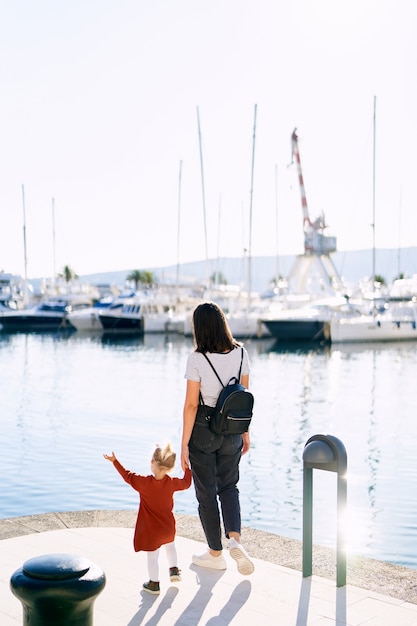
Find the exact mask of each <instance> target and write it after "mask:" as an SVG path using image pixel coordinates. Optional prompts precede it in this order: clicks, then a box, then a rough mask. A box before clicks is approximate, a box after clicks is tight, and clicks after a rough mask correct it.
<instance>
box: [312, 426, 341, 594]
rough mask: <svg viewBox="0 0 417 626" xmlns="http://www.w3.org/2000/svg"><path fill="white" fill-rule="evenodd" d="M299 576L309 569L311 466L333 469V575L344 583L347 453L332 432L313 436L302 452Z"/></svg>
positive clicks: (337, 582) (339, 581) (313, 467)
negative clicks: (301, 541)
mask: <svg viewBox="0 0 417 626" xmlns="http://www.w3.org/2000/svg"><path fill="white" fill-rule="evenodd" d="M303 463H304V468H303V577H304V578H306V577H308V576H311V574H312V571H313V469H322V470H326V471H331V472H337V547H336V553H337V574H336V584H337V586H338V587H343V586H344V585H345V584H346V552H345V537H344V524H343V519H344V515H343V514H344V512H345V511H346V500H347V482H346V471H347V455H346V449H345V447H344V445H343V443H342V442H341V441H340V439H338V438H337V437H334V436H333V435H314V436H313V437H310V439H309V440H308V441H307V442H306V444H305V447H304V451H303Z"/></svg>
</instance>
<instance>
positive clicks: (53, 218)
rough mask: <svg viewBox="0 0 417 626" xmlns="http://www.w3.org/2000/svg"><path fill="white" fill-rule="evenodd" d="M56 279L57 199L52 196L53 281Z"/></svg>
mask: <svg viewBox="0 0 417 626" xmlns="http://www.w3.org/2000/svg"><path fill="white" fill-rule="evenodd" d="M55 280H56V250H55V199H54V198H52V281H53V283H54V284H55Z"/></svg>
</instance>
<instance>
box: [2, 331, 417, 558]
mask: <svg viewBox="0 0 417 626" xmlns="http://www.w3.org/2000/svg"><path fill="white" fill-rule="evenodd" d="M245 346H246V347H247V349H248V352H249V354H250V359H251V368H252V369H251V387H252V389H253V391H254V395H255V415H254V422H253V428H252V448H251V450H250V452H249V454H248V455H246V456H245V457H244V459H242V471H241V480H240V495H241V503H242V513H243V524H244V525H246V526H248V525H249V526H253V527H254V528H259V529H262V530H267V531H269V532H276V533H279V534H282V535H284V536H290V537H294V538H298V539H300V538H301V525H302V508H303V502H302V470H303V465H302V452H303V449H304V445H305V442H306V441H307V440H308V439H309V438H310V437H311V436H313V435H316V434H318V433H323V434H332V435H335V436H336V437H338V438H339V439H340V440H341V441H342V442H343V443H344V445H345V447H346V450H347V454H348V471H349V481H348V509H349V514H350V515H351V519H352V522H351V524H350V528H349V530H350V532H351V536H350V537H349V539H350V540H351V544H352V545H353V547H354V551H355V552H357V553H361V554H365V555H368V556H372V557H374V558H382V559H386V560H393V562H401V563H405V564H408V565H411V566H412V567H415V566H417V557H416V556H415V555H413V554H410V552H411V549H410V546H412V545H413V542H414V543H415V541H416V540H417V528H416V527H415V524H414V522H413V520H414V519H416V518H417V497H415V496H414V491H415V489H414V487H415V479H416V469H415V448H416V446H417V424H416V421H415V419H414V411H415V405H416V402H417V392H416V389H415V384H414V379H415V371H416V367H417V349H416V348H417V344H414V343H413V344H411V345H410V344H409V343H408V345H407V344H401V345H400V344H395V345H393V344H382V345H375V344H368V345H363V344H355V345H349V346H347V345H346V346H345V345H344V346H339V345H338V346H326V347H320V346H308V345H304V346H294V345H291V346H290V345H283V344H282V343H280V344H279V345H276V342H275V340H273V339H268V338H263V339H261V340H256V339H253V340H248V341H245ZM192 349H193V342H192V339H191V338H185V337H184V336H182V335H174V334H172V335H157V334H156V335H150V334H149V335H144V336H142V337H140V336H137V335H136V336H128V335H126V334H120V335H119V334H117V335H115V334H113V333H112V334H111V335H110V336H109V335H108V334H107V335H105V334H104V333H101V332H100V333H91V334H87V333H78V332H75V333H71V334H70V335H66V336H65V335H62V334H61V335H60V336H59V337H57V336H56V335H55V334H44V333H43V334H42V335H35V334H27V335H25V334H13V335H5V334H1V333H0V371H1V372H2V377H1V383H2V412H1V414H0V428H1V430H2V433H3V453H2V456H1V457H0V471H1V470H2V476H3V489H2V491H1V492H0V511H1V514H2V515H3V516H4V517H9V516H15V515H26V514H31V513H41V512H48V511H56V510H74V509H79V510H84V509H91V508H135V507H136V506H137V500H136V496H135V494H133V496H132V495H131V493H130V492H131V490H128V489H126V490H123V489H121V488H120V481H119V480H118V479H117V476H113V473H111V472H110V473H108V474H106V473H105V472H106V466H105V467H104V468H103V461H102V452H103V451H105V450H110V449H115V450H116V452H118V453H119V454H120V457H121V458H123V459H124V460H125V462H126V465H127V466H131V467H132V469H138V470H144V471H147V469H148V456H149V450H152V449H153V446H154V445H155V443H157V442H158V441H159V440H160V439H161V438H163V439H164V440H166V439H171V441H172V443H173V445H174V447H175V448H176V449H178V447H179V444H180V437H181V422H182V404H183V400H184V391H185V380H184V370H185V362H186V358H187V356H188V354H189V352H190V351H191V350H192ZM161 390H162V391H161ZM113 446H114V448H113ZM322 474H326V473H325V472H322ZM327 474H329V473H327ZM320 480H322V479H320ZM323 481H326V482H323V488H321V487H322V485H321V483H319V485H318V488H317V494H316V499H315V523H314V528H315V530H316V532H317V535H315V537H314V540H315V542H316V543H320V544H322V545H333V543H332V542H333V541H334V536H335V531H336V525H335V524H334V525H332V524H333V522H332V518H331V515H332V513H331V507H332V506H333V505H332V498H333V496H334V495H335V489H334V485H333V483H332V482H329V481H327V479H326V478H323ZM98 484H99V485H100V486H101V487H100V490H98V489H97V485H98ZM333 499H335V498H333ZM178 507H180V508H178V509H177V510H178V512H180V513H191V514H196V512H197V508H196V503H195V496H194V493H193V490H188V492H187V494H186V495H185V496H184V498H181V499H179V501H178ZM354 532H355V534H354Z"/></svg>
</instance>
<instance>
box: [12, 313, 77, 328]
mask: <svg viewBox="0 0 417 626" xmlns="http://www.w3.org/2000/svg"><path fill="white" fill-rule="evenodd" d="M0 326H1V328H2V330H3V332H19V331H20V332H30V331H36V332H39V331H43V330H44V331H51V330H60V329H68V328H72V326H71V324H70V323H69V322H68V320H67V318H66V316H65V315H58V316H56V315H55V316H53V315H31V314H21V315H10V314H7V313H6V314H3V315H1V316H0Z"/></svg>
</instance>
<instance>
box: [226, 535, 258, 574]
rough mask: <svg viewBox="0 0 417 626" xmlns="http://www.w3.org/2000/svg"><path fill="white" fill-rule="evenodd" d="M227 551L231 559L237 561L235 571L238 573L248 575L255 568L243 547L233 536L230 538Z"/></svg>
mask: <svg viewBox="0 0 417 626" xmlns="http://www.w3.org/2000/svg"><path fill="white" fill-rule="evenodd" d="M229 552H230V556H231V557H232V559H234V560H235V561H236V563H237V571H238V572H239V574H243V575H244V576H248V575H249V574H252V572H253V570H254V569H255V566H254V564H253V563H252V561H251V560H250V558H249V556H248V553H247V552H246V550H245V548H244V547H243V546H242V545H241V544H240V543H239V542H238V541H236V539H234V538H233V537H232V538H231V540H230V544H229Z"/></svg>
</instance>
